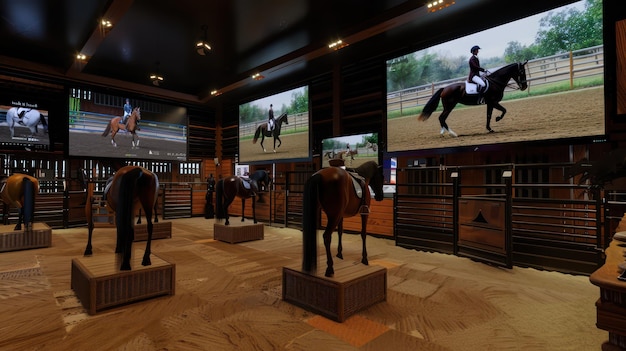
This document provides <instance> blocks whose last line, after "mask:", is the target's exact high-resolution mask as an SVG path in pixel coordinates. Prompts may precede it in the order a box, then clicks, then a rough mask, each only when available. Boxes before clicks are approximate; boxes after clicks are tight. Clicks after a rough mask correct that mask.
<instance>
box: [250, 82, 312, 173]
mask: <svg viewBox="0 0 626 351" xmlns="http://www.w3.org/2000/svg"><path fill="white" fill-rule="evenodd" d="M309 114H310V111H309V88H308V86H303V87H299V88H295V89H291V90H288V91H285V92H282V93H279V94H274V95H271V96H268V97H265V98H262V99H258V100H254V101H251V102H248V103H245V104H241V105H239V162H242V163H251V164H252V163H261V162H272V163H276V162H293V161H303V160H307V159H310V158H311V151H310V150H311V147H310V146H311V142H310V118H309Z"/></svg>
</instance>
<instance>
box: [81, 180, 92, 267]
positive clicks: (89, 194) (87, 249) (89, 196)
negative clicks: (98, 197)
mask: <svg viewBox="0 0 626 351" xmlns="http://www.w3.org/2000/svg"><path fill="white" fill-rule="evenodd" d="M92 194H93V184H87V195H86V196H85V217H87V233H88V234H87V247H85V253H84V254H83V255H84V256H91V255H92V254H93V252H92V251H91V235H92V234H93V198H92Z"/></svg>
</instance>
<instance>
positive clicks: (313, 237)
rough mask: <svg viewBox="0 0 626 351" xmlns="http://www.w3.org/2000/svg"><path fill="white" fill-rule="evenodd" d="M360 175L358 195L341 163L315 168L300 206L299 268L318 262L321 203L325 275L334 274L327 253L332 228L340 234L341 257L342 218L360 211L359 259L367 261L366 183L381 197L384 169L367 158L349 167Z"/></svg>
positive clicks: (339, 250)
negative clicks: (339, 164) (360, 246)
mask: <svg viewBox="0 0 626 351" xmlns="http://www.w3.org/2000/svg"><path fill="white" fill-rule="evenodd" d="M349 170H350V171H351V172H353V173H357V174H358V175H359V176H360V179H361V184H360V191H361V196H360V197H359V195H358V194H357V190H356V187H355V185H354V182H353V176H352V175H351V174H350V172H349V171H348V170H344V169H343V168H340V167H327V168H324V169H321V170H319V171H317V172H316V173H315V174H313V175H312V176H311V178H309V179H308V180H307V182H306V184H305V185H304V199H303V210H302V234H303V239H302V242H303V252H304V255H303V260H302V270H303V271H304V272H312V271H314V270H315V268H316V266H317V223H318V216H319V208H320V207H321V208H322V210H323V211H324V213H326V217H327V218H328V223H327V224H326V230H324V234H323V238H324V246H325V248H326V263H327V268H326V273H325V275H326V276H327V277H332V276H333V275H334V274H335V271H334V269H333V259H332V255H331V253H330V242H331V235H332V233H333V231H334V230H335V228H337V233H338V234H339V246H338V247H337V257H339V258H343V254H342V251H343V248H342V245H341V235H342V234H343V218H344V217H354V216H356V215H357V214H360V215H361V239H362V241H363V248H362V259H361V263H363V264H368V261H367V249H366V247H365V237H366V235H367V219H368V214H369V204H370V200H371V196H370V191H369V186H371V187H372V189H373V190H374V194H375V200H376V201H382V200H383V197H384V193H383V171H382V167H380V166H378V164H376V162H374V161H369V162H366V163H364V164H362V165H361V166H359V167H357V168H354V169H349Z"/></svg>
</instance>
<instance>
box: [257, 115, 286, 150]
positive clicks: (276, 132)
mask: <svg viewBox="0 0 626 351" xmlns="http://www.w3.org/2000/svg"><path fill="white" fill-rule="evenodd" d="M274 120H275V122H274V129H272V130H271V131H268V130H267V123H265V122H264V123H261V125H259V126H258V127H257V128H256V132H254V139H252V144H256V141H257V140H259V136H260V137H261V147H262V148H263V152H265V151H266V150H265V146H263V141H264V140H265V137H268V138H269V137H272V136H273V137H274V152H276V148H277V147H280V145H282V143H283V142H282V141H281V140H280V129H281V127H282V124H283V123H285V124H289V120H288V119H287V114H286V113H283V114H282V115H280V116H278V117H276V118H275V119H274ZM276 140H278V146H276Z"/></svg>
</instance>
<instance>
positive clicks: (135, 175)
mask: <svg viewBox="0 0 626 351" xmlns="http://www.w3.org/2000/svg"><path fill="white" fill-rule="evenodd" d="M142 176H143V170H142V169H141V168H133V169H131V170H129V171H128V172H126V173H125V174H123V175H122V179H121V180H120V182H119V191H118V192H117V196H118V199H117V203H116V206H115V222H116V223H117V233H118V236H120V235H121V236H122V237H123V238H124V240H130V242H132V241H133V240H134V236H135V233H134V230H133V224H132V221H133V217H134V215H135V214H134V211H133V209H134V200H135V191H136V190H135V187H136V186H137V182H138V180H139V178H141V177H142ZM109 195H111V194H109ZM124 233H127V234H126V235H125V234H124ZM124 247H126V246H124Z"/></svg>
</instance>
